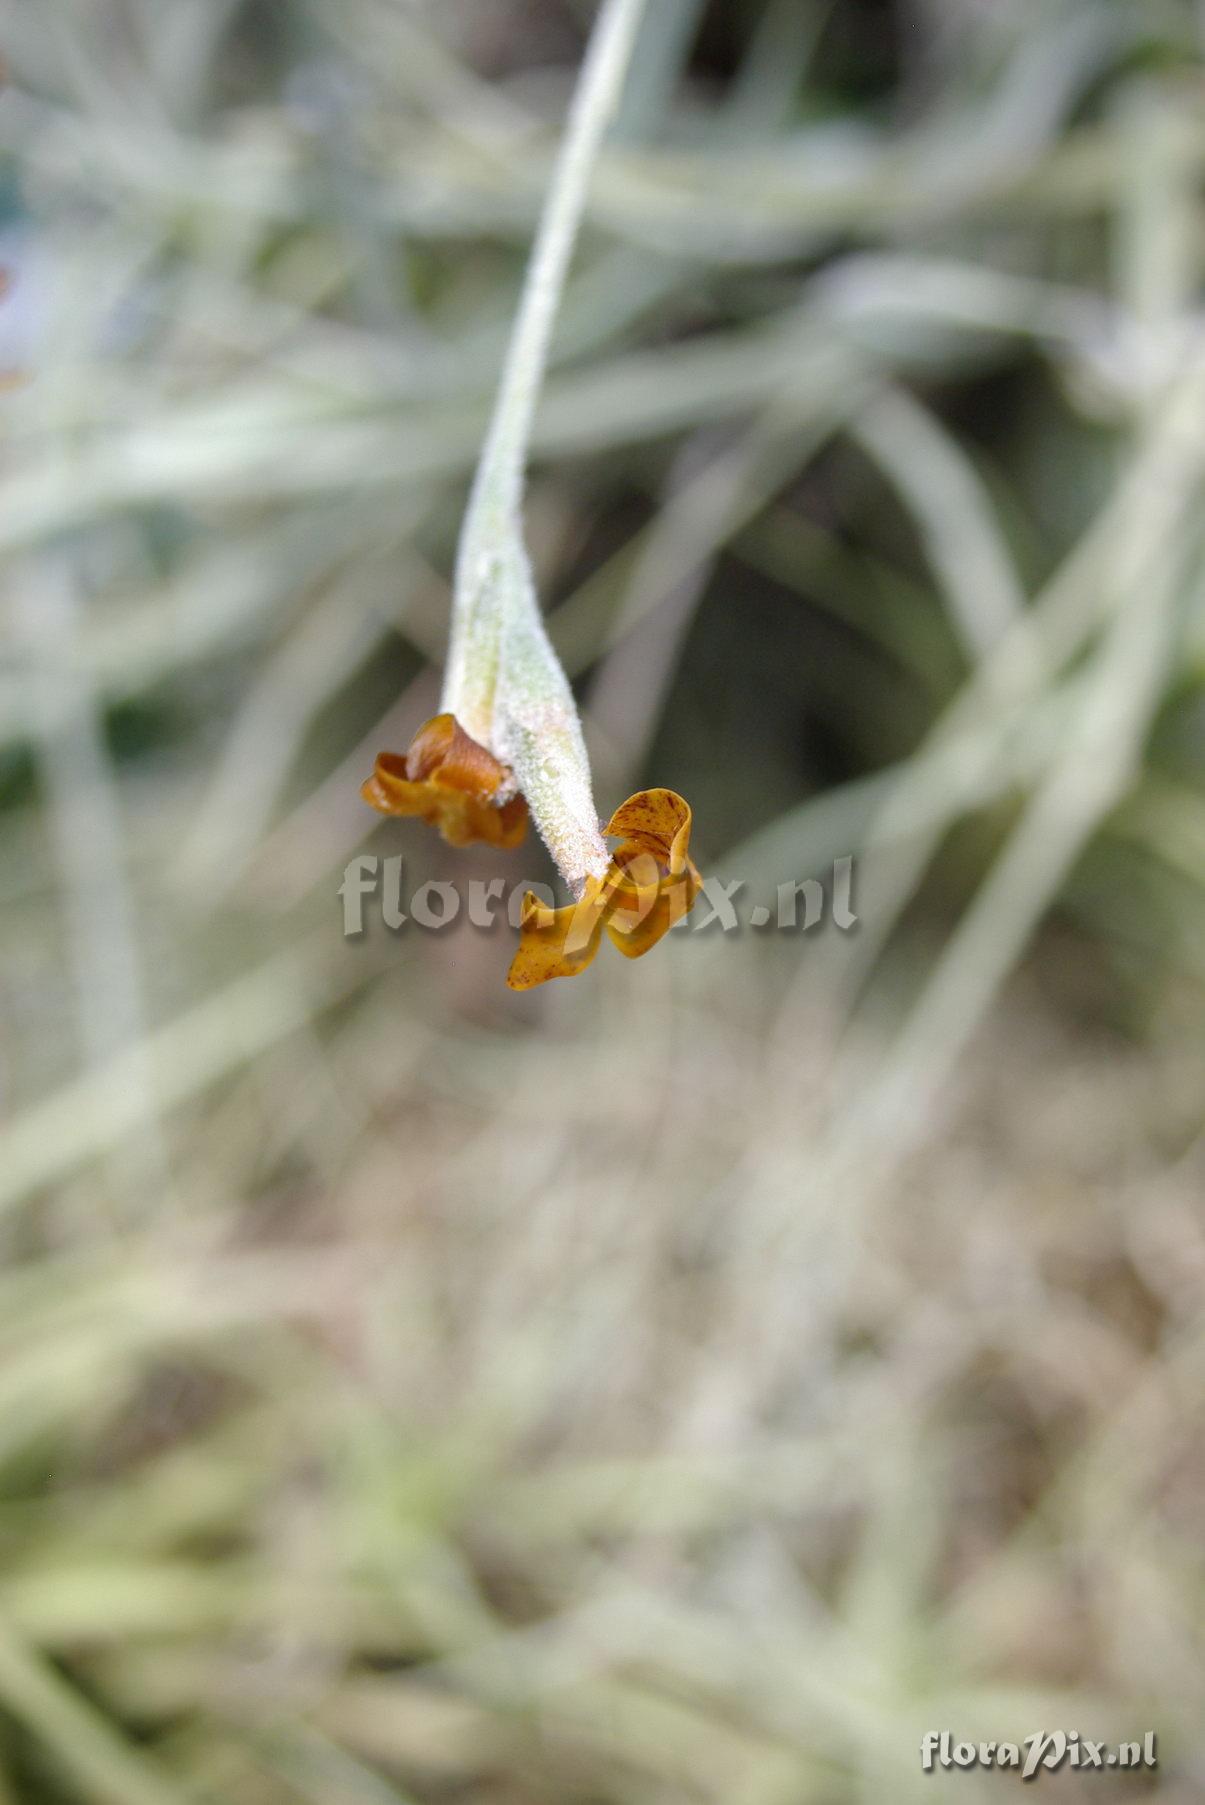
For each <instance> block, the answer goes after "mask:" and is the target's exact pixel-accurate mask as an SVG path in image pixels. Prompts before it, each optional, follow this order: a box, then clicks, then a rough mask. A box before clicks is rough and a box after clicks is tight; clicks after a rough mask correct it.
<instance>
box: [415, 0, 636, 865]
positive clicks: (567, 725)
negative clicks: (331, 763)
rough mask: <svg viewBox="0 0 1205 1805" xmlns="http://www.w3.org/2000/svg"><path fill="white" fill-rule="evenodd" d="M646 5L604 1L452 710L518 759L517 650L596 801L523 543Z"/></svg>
mask: <svg viewBox="0 0 1205 1805" xmlns="http://www.w3.org/2000/svg"><path fill="white" fill-rule="evenodd" d="M645 4H646V0H603V4H602V6H601V8H600V10H599V14H598V18H597V20H596V22H595V26H594V30H593V33H592V34H591V38H590V44H589V47H588V49H587V52H586V58H585V62H584V63H583V65H582V70H581V74H580V76H579V78H578V83H577V87H576V89H575V92H574V97H573V103H572V106H571V108H570V113H569V119H568V122H567V125H566V130H565V136H564V140H563V142H562V145H561V149H560V152H559V154H558V157H557V161H556V166H555V169H554V171H553V177H552V185H551V187H550V189H549V192H548V196H547V199H546V201H545V204H544V210H543V213H542V215H541V218H540V224H539V229H538V232H537V235H536V241H535V245H534V247H533V249H532V254H531V258H530V261H529V263H528V267H527V275H526V278H525V281H524V285H523V295H522V299H521V301H520V303H519V311H518V314H517V316H516V319H515V325H514V330H513V332H512V335H511V340H510V346H509V349H508V351H507V356H506V362H505V365H504V368H503V372H502V379H501V382H500V385H499V388H498V396H497V400H496V402H495V404H494V411H493V415H492V418H491V421H490V426H489V430H488V432H487V434H486V438H485V444H484V447H483V449H482V453H481V460H480V462H479V464H478V467H477V474H476V477H475V480H474V482H473V488H472V493H471V495H470V498H469V505H468V510H467V512H466V514H465V520H464V526H463V529H462V531H461V536H460V546H459V550H458V553H457V561H456V583H455V594H454V597H453V603H452V632H451V640H450V643H449V647H448V664H447V671H446V673H445V677H444V689H443V701H442V704H441V706H442V707H443V708H444V709H445V710H447V711H448V712H450V713H452V714H455V715H456V717H457V719H458V720H459V721H460V722H461V724H462V726H463V727H464V728H465V729H466V731H467V732H469V733H471V734H472V735H473V737H474V738H475V739H478V740H480V741H481V742H482V743H483V744H484V745H487V746H490V747H491V749H494V750H497V751H498V753H499V756H505V753H504V751H503V749H502V748H501V747H500V746H498V744H497V741H498V740H499V739H502V740H505V741H506V742H508V747H509V749H510V750H511V751H512V753H513V751H514V748H515V745H516V744H517V743H518V742H521V741H523V740H524V738H525V736H526V735H527V733H528V731H529V729H533V730H534V728H533V723H532V722H530V721H528V722H527V723H526V724H523V723H516V722H514V721H511V722H510V723H509V725H508V724H507V723H504V722H500V721H499V720H498V719H497V700H498V689H499V679H500V675H501V670H502V663H503V651H504V645H505V644H507V643H509V645H510V648H511V654H513V656H514V657H515V659H516V660H519V661H520V662H522V661H524V660H526V661H527V663H528V666H529V668H528V669H527V670H526V671H525V672H520V673H519V681H518V684H517V689H518V691H520V692H530V691H533V690H535V691H538V690H540V689H541V688H542V689H543V691H544V692H546V696H545V699H546V703H547V705H548V706H549V707H550V708H551V709H552V712H553V713H554V714H555V715H556V716H558V717H559V716H560V715H561V714H562V712H563V711H564V709H565V708H566V707H567V709H568V712H569V715H570V716H571V721H569V722H564V721H558V731H559V732H561V733H562V735H564V734H567V736H568V739H567V742H566V743H568V744H570V746H571V750H572V762H573V763H574V764H575V765H579V766H580V767H581V769H579V770H577V771H576V772H575V777H576V788H577V789H578V790H579V791H580V790H581V788H582V783H583V781H584V794H585V796H586V798H587V799H588V798H589V794H590V782H589V767H588V765H586V764H585V748H584V745H583V744H582V742H581V730H580V726H579V725H578V723H577V716H576V711H575V709H574V707H573V701H572V696H571V694H570V692H569V685H568V683H567V682H566V680H565V678H564V675H563V673H562V672H561V671H560V666H559V665H558V664H557V661H556V658H555V654H554V653H553V652H552V648H551V646H550V645H549V644H548V641H547V637H546V635H545V634H544V630H543V623H542V621H541V619H540V612H539V603H538V601H537V599H536V595H535V589H534V585H533V583H532V581H531V575H530V568H529V564H528V559H527V553H526V549H525V547H524V544H523V530H522V522H521V509H522V501H523V479H524V471H525V468H526V463H527V451H528V444H529V441H530V438H531V425H532V418H533V416H534V413H535V408H536V404H537V401H538V399H539V394H540V388H541V385H542V382H543V377H544V370H545V366H546V364H547V360H548V347H549V342H550V340H551V337H552V331H553V326H554V324H555V321H556V315H557V309H558V307H559V305H560V300H561V294H562V291H563V289H564V285H565V275H566V272H567V270H568V267H569V260H570V258H571V256H572V254H573V247H574V243H575V241H576V238H577V233H578V228H579V226H580V224H581V219H582V213H583V210H584V207H585V202H586V194H587V190H588V188H589V183H590V177H591V174H592V172H593V168H594V164H595V161H596V159H597V156H598V150H599V146H600V144H601V142H602V137H603V133H604V131H605V130H606V127H607V124H608V122H609V120H610V119H611V117H612V115H613V114H614V111H615V108H616V105H617V103H618V99H619V95H620V91H621V88H622V85H623V80H624V76H625V74H626V71H627V68H628V65H629V63H630V61H631V56H632V48H633V45H634V43H635V39H636V32H637V29H638V27H639V24H640V19H641V15H642V14H643V11H644V7H645ZM508 655H510V654H508ZM518 758H519V762H520V763H521V764H526V765H528V766H529V767H530V769H529V771H528V775H529V776H532V777H534V775H535V774H536V773H537V772H538V770H539V769H541V768H542V765H543V763H544V762H546V761H542V760H541V759H540V758H539V756H538V752H537V753H532V754H531V756H530V757H528V758H526V759H525V758H524V757H523V753H522V751H521V750H520V751H519V753H518ZM508 762H509V761H508ZM516 775H517V777H518V778H519V781H520V783H522V782H523V775H524V774H523V773H522V772H520V771H516ZM525 793H527V792H526V791H525ZM528 801H529V805H531V806H532V810H533V814H535V816H536V821H537V825H538V826H539V827H540V829H541V832H543V833H544V836H545V838H546V839H547V840H548V841H549V846H550V850H551V851H552V853H553V857H554V858H555V859H556V860H557V863H558V864H560V865H561V868H562V870H563V871H564V872H565V875H566V877H567V878H568V879H569V881H570V882H571V883H576V881H577V878H576V874H571V872H570V871H569V869H568V868H567V866H566V864H564V863H562V860H561V857H560V855H559V850H558V847H557V846H556V845H554V844H553V841H552V838H550V835H549V833H548V832H547V831H546V824H545V822H544V821H542V820H541V818H540V813H539V810H538V799H537V798H536V797H534V796H532V795H530V794H529V795H528ZM590 813H591V816H592V818H593V837H594V839H595V840H596V841H597V845H596V846H592V847H590V848H589V850H588V855H587V859H586V869H587V870H591V869H594V868H595V867H596V866H597V865H598V863H599V859H600V857H601V858H602V860H603V869H605V846H604V844H603V841H602V839H601V836H599V835H598V831H597V817H595V816H593V804H592V803H590ZM579 828H580V831H581V832H582V833H584V834H585V835H586V838H587V839H589V837H590V830H589V828H588V826H586V825H585V824H584V823H579Z"/></svg>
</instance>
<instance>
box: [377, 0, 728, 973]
mask: <svg viewBox="0 0 1205 1805" xmlns="http://www.w3.org/2000/svg"><path fill="white" fill-rule="evenodd" d="M644 6H645V0H603V4H602V7H601V9H600V11H599V14H598V19H597V22H596V24H595V27H594V31H593V33H592V35H591V39H590V45H589V48H588V50H587V52H586V60H585V62H584V64H583V66H582V71H581V75H580V77H579V80H578V84H577V88H576V91H575V93H574V98H573V104H572V107H571V110H570V115H569V121H568V125H567V127H566V131H565V136H564V140H563V143H562V145H561V150H560V154H559V156H558V159H557V163H556V168H555V171H554V174H553V179H552V184H551V187H550V189H549V192H548V196H547V199H546V201H545V205H544V209H543V213H542V215H541V219H540V225H539V230H538V232H537V234H536V241H535V245H534V247H533V250H532V254H531V259H530V262H529V264H528V268H527V276H526V279H525V281H524V286H523V296H522V299H521V301H520V304H519V311H518V314H517V316H516V319H515V324H514V330H513V332H512V335H511V341H510V346H509V349H508V351H507V356H506V362H505V365H504V367H503V372H502V380H501V382H500V384H499V389H498V396H497V400H496V402H495V405H494V411H493V416H492V418H491V421H490V426H489V430H488V432H487V434H486V439H485V444H484V447H483V449H482V453H481V459H480V462H479V464H478V467H477V474H476V477H475V479H474V482H473V488H472V493H471V495H470V498H469V505H468V509H467V511H466V513H465V519H464V526H463V528H462V530H461V535H460V545H459V548H458V552H457V558H456V574H455V583H454V590H453V601H452V630H451V637H450V640H449V645H448V660H447V668H446V670H445V673H444V684H443V695H442V697H441V701H440V712H439V713H438V714H437V715H435V716H434V717H433V719H431V720H430V721H427V722H426V723H425V724H424V725H423V726H422V727H420V728H419V730H418V732H417V734H416V735H415V736H414V739H413V740H412V741H411V743H410V746H409V748H408V749H407V751H406V752H405V753H404V754H398V753H393V752H382V753H381V754H380V755H379V756H378V758H377V762H376V769H375V771H374V772H373V775H372V776H371V777H370V778H369V780H368V782H367V783H366V784H365V785H364V789H363V795H364V798H365V800H366V801H367V802H370V803H371V804H372V806H373V807H374V808H376V809H379V810H380V811H381V812H382V814H388V815H417V816H420V817H421V818H422V819H423V820H425V821H428V822H429V823H431V825H432V826H435V827H438V828H439V830H440V832H441V833H442V834H443V836H444V838H445V839H446V840H448V841H450V843H451V844H452V845H454V846H467V845H469V844H471V843H473V842H474V841H485V842H486V843H487V844H489V845H491V846H498V847H514V846H517V845H519V844H520V842H521V841H522V839H523V837H524V833H525V830H526V818H527V814H528V813H529V812H530V814H531V817H532V819H533V820H534V822H535V824H536V827H537V829H538V830H539V832H540V835H541V837H542V838H543V840H544V843H545V845H546V846H547V847H548V850H549V852H550V853H551V855H552V858H553V861H554V863H555V864H556V867H557V869H558V870H559V872H560V873H561V876H562V877H563V878H564V880H565V882H566V884H567V885H568V887H569V890H570V892H571V894H572V896H573V898H574V900H573V902H572V903H571V904H570V905H569V906H568V907H567V908H564V909H549V908H547V907H545V906H544V905H543V904H541V903H540V902H539V900H538V899H537V898H536V897H535V896H533V895H532V894H531V893H530V892H529V893H528V895H527V897H526V899H525V901H524V905H523V915H522V920H521V925H520V940H519V949H518V951H517V952H516V954H515V957H514V960H513V962H512V964H511V968H510V972H509V975H508V979H507V982H508V983H509V984H510V986H511V988H512V989H515V990H528V989H530V988H532V986H534V985H536V984H542V983H544V982H545V981H546V980H547V979H549V978H560V977H571V976H573V975H574V974H575V973H577V972H579V971H582V970H584V969H585V967H586V966H587V965H589V964H590V962H591V960H592V959H593V958H594V955H595V953H596V952H597V950H598V947H599V944H600V942H601V938H602V933H603V930H604V928H605V930H606V932H607V934H608V937H609V938H610V939H611V940H612V941H613V943H614V944H615V945H616V946H617V947H618V948H619V949H620V951H621V952H623V953H624V954H626V955H627V957H628V958H632V959H637V958H639V957H640V956H641V955H642V954H644V953H646V952H648V950H649V948H650V947H652V946H655V945H656V943H657V941H658V940H660V939H661V937H662V936H663V935H664V934H665V933H666V932H667V930H668V929H669V928H670V927H672V926H673V924H674V922H675V921H677V920H680V919H681V917H682V916H683V915H685V914H686V913H687V911H688V910H689V909H690V908H691V906H692V905H693V903H694V901H695V898H696V896H697V895H698V892H699V889H700V884H701V880H700V878H699V874H698V872H697V871H696V869H695V867H694V865H693V863H692V862H691V859H690V852H689V844H690V825H691V814H690V809H689V808H688V807H687V805H686V803H685V802H684V801H683V800H682V798H681V797H680V796H678V795H675V793H674V792H673V791H672V790H642V791H640V792H639V794H637V795H635V796H631V797H629V799H628V800H627V802H625V803H624V804H623V805H622V806H621V807H620V808H618V809H617V810H616V811H615V813H614V814H613V815H612V817H611V819H610V821H608V822H607V824H606V826H605V827H603V826H601V825H600V822H599V817H598V811H597V809H596V808H595V804H594V795H593V789H592V786H591V781H590V761H589V758H588V756H587V753H586V744H585V740H584V738H583V735H582V728H581V722H580V720H579V718H578V712H577V707H576V704H575V703H574V699H573V692H572V690H571V689H570V687H569V680H568V678H567V677H566V675H565V673H564V671H563V669H562V668H561V664H560V661H559V659H558V658H557V655H556V653H555V652H554V650H553V648H552V645H551V642H550V641H549V638H548V635H547V633H546V632H545V629H544V622H543V618H542V616H541V613H540V605H539V601H538V599H537V596H536V589H535V582H534V579H533V577H532V571H531V563H530V560H529V558H528V555H527V548H526V545H525V543H524V539H523V525H522V507H523V479H524V471H525V468H526V462H527V448H528V443H529V440H530V437H531V426H532V418H533V415H534V412H535V406H536V401H537V398H538V396H539V391H540V386H541V383H542V381H543V376H544V369H545V366H546V363H547V359H548V346H549V340H550V338H551V335H552V328H553V324H554V322H555V319H556V314H557V308H558V306H559V303H560V298H561V293H562V290H563V288H564V283H565V275H566V271H567V269H568V266H569V260H570V257H571V255H572V251H573V245H574V241H575V239H576V237H577V231H578V227H579V225H580V223H581V217H582V212H583V208H584V205H585V199H586V191H587V188H588V186H589V180H590V174H591V171H592V169H593V166H594V163H595V160H596V158H597V155H598V149H599V145H600V143H601V140H602V135H603V132H604V130H605V127H606V125H607V122H608V120H609V118H610V116H611V114H612V112H613V111H614V108H615V104H616V101H617V100H618V97H619V93H620V89H621V87H622V85H623V79H624V75H625V73H626V70H627V68H628V65H629V63H630V61H631V55H632V47H633V44H634V42H635V38H636V32H637V28H638V26H639V23H640V18H641V14H642V12H643V10H644ZM608 838H613V839H618V840H619V842H620V844H619V846H618V847H617V848H616V850H615V852H614V853H612V852H610V851H608V849H607V844H606V842H607V839H608Z"/></svg>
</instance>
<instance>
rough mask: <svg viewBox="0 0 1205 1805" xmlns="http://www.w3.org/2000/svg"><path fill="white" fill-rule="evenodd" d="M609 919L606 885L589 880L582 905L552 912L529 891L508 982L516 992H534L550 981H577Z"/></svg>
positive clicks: (580, 903)
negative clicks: (605, 921) (606, 918)
mask: <svg viewBox="0 0 1205 1805" xmlns="http://www.w3.org/2000/svg"><path fill="white" fill-rule="evenodd" d="M605 915H606V899H605V897H604V896H603V883H602V882H600V881H599V879H597V878H590V879H588V880H587V884H586V889H585V891H584V893H583V895H582V898H581V901H580V902H576V903H570V904H569V905H568V906H567V907H566V908H564V909H550V908H548V906H547V905H546V904H545V903H542V902H541V901H540V899H539V897H538V896H534V895H533V894H532V892H531V891H530V890H529V891H528V892H527V895H526V896H525V897H524V899H523V913H522V915H521V917H520V919H519V947H518V951H517V952H516V953H515V956H514V958H513V959H512V960H511V966H510V970H509V971H508V972H507V974H506V981H507V983H508V984H509V985H510V987H511V989H512V990H533V989H534V988H535V986H536V985H537V984H544V983H546V982H547V981H548V979H549V978H575V977H576V976H577V974H578V972H579V971H585V969H586V967H587V965H589V964H591V963H592V961H593V959H594V955H595V953H596V952H597V951H598V946H599V941H600V939H601V937H602V930H603V922H604V919H605Z"/></svg>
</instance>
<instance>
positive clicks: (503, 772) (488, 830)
mask: <svg viewBox="0 0 1205 1805" xmlns="http://www.w3.org/2000/svg"><path fill="white" fill-rule="evenodd" d="M508 779H509V773H508V771H507V769H506V766H505V765H503V764H501V763H500V762H499V760H498V759H496V758H495V757H494V755H493V753H492V752H490V751H488V750H487V749H486V747H485V746H482V745H480V744H479V742H478V741H477V740H475V739H473V738H472V736H471V735H470V734H467V733H466V732H465V730H464V728H463V727H462V726H461V725H460V722H459V721H458V720H457V719H456V717H455V715H451V714H440V715H435V716H433V718H432V719H431V720H429V721H427V722H425V724H424V725H423V726H422V727H420V728H419V730H418V732H417V733H416V734H415V736H414V738H413V739H412V740H411V742H410V746H409V748H408V750H407V751H406V753H405V755H404V756H403V755H401V754H399V753H396V752H381V753H378V755H377V762H376V769H375V770H374V772H373V774H372V776H371V777H370V778H369V779H368V781H367V783H366V784H365V785H364V787H363V789H362V790H361V792H360V794H361V795H362V796H363V798H364V800H365V802H367V803H370V804H371V805H372V807H373V808H375V809H378V810H379V811H380V812H381V814H383V815H416V816H418V817H419V818H420V819H421V820H423V821H426V822H428V823H429V824H430V825H431V826H432V827H437V828H438V829H439V831H440V833H441V834H442V835H443V837H444V839H445V840H447V841H448V842H449V844H450V845H452V846H471V845H472V844H473V843H474V842H475V841H484V842H485V843H486V844H487V845H490V846H498V847H505V848H510V847H514V846H518V845H520V844H521V843H522V840H523V837H524V835H525V834H526V832H527V804H526V803H525V802H524V800H523V798H522V797H521V796H512V797H511V798H510V799H509V800H508V801H505V802H502V803H499V802H498V801H497V800H496V798H497V795H498V792H499V790H501V789H503V787H504V785H505V784H506V783H507V781H508Z"/></svg>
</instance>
